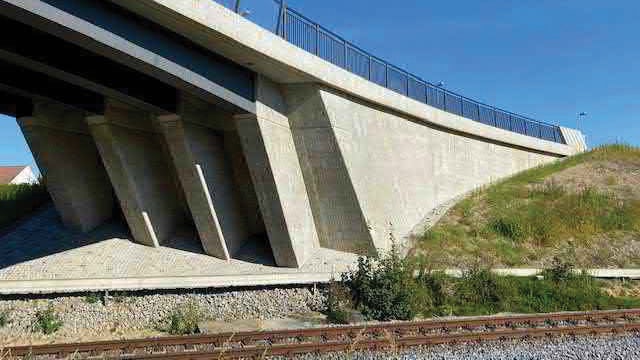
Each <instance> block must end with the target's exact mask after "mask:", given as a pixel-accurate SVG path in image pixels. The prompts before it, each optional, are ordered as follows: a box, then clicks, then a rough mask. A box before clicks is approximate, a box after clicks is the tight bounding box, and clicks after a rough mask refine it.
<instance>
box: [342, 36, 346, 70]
mask: <svg viewBox="0 0 640 360" xmlns="http://www.w3.org/2000/svg"><path fill="white" fill-rule="evenodd" d="M343 42H344V68H345V69H347V41H346V40H343Z"/></svg>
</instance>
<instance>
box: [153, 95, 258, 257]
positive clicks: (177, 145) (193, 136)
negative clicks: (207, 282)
mask: <svg viewBox="0 0 640 360" xmlns="http://www.w3.org/2000/svg"><path fill="white" fill-rule="evenodd" d="M181 108H182V109H181V111H180V115H166V116H161V117H159V118H158V123H159V125H160V128H161V130H162V134H163V136H164V139H165V141H166V143H167V144H168V146H169V151H170V153H171V157H172V159H173V161H174V165H175V166H176V169H177V172H178V176H179V178H180V182H181V184H182V188H183V189H184V191H185V195H186V199H187V202H188V204H189V208H190V210H191V215H192V217H193V220H194V222H195V225H196V228H197V229H198V233H199V235H200V240H201V241H202V246H203V248H204V250H205V252H206V253H207V254H209V255H213V256H215V257H218V258H221V259H226V260H229V259H231V257H233V256H234V255H235V254H236V253H237V251H238V250H240V248H241V247H242V246H243V245H244V244H245V242H246V241H247V239H248V237H249V231H248V226H247V221H246V219H245V216H244V212H243V210H244V209H242V206H241V201H240V199H239V196H238V192H237V191H236V189H235V186H234V185H235V184H234V181H233V171H232V168H231V165H230V164H229V163H228V161H227V158H226V154H225V149H224V141H223V136H222V134H221V133H219V132H216V131H214V130H213V129H211V127H210V126H211V124H212V121H211V120H213V117H214V116H215V108H212V107H209V106H207V105H206V104H193V102H191V103H188V102H183V104H182V106H181ZM229 120H231V119H229Z"/></svg>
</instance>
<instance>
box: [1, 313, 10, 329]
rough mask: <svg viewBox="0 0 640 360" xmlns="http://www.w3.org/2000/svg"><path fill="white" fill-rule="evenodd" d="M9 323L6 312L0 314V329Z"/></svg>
mask: <svg viewBox="0 0 640 360" xmlns="http://www.w3.org/2000/svg"><path fill="white" fill-rule="evenodd" d="M8 323H9V313H8V312H6V311H1V312H0V328H3V327H5V326H7V324H8Z"/></svg>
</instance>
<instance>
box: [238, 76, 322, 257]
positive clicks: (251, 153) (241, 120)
mask: <svg viewBox="0 0 640 360" xmlns="http://www.w3.org/2000/svg"><path fill="white" fill-rule="evenodd" d="M256 85H257V109H258V110H257V115H239V116H236V126H237V128H238V133H239V135H240V139H241V142H242V147H243V149H244V154H245V158H246V160H247V164H248V166H249V171H250V173H251V179H252V180H253V184H254V186H255V189H256V193H257V195H258V201H259V203H260V209H261V211H262V216H263V220H264V223H265V227H266V229H267V233H268V235H269V242H270V244H271V249H272V251H273V255H274V257H275V260H276V263H277V264H278V265H279V266H284V267H300V266H302V265H303V264H304V262H305V261H306V260H307V258H308V257H309V256H310V255H311V254H312V253H313V251H314V249H315V248H317V247H318V246H319V245H318V236H317V234H316V228H315V224H314V221H313V215H312V213H311V207H310V205H309V198H308V196H307V190H306V187H305V184H304V180H303V178H302V170H301V169H300V162H299V160H298V155H297V154H296V149H295V145H294V142H293V136H292V134H291V128H290V127H289V121H288V119H287V117H286V116H284V115H283V114H284V113H285V109H284V101H283V99H282V96H281V94H280V90H279V89H278V88H277V86H276V85H275V84H273V83H272V82H270V81H269V80H267V79H265V78H263V77H259V78H258V79H257V82H256Z"/></svg>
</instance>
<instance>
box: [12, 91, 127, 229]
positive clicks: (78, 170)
mask: <svg viewBox="0 0 640 360" xmlns="http://www.w3.org/2000/svg"><path fill="white" fill-rule="evenodd" d="M18 124H19V125H20V128H21V129H22V133H23V134H24V137H25V139H26V140H27V143H28V144H29V147H30V148H31V152H32V153H33V156H34V158H35V159H36V162H37V164H38V167H39V168H40V171H41V173H42V175H43V177H44V181H45V183H46V185H47V189H48V191H49V193H50V194H51V198H52V199H53V203H54V204H55V206H56V209H57V210H58V212H59V214H60V217H61V218H62V221H63V222H64V223H65V224H66V225H67V226H69V227H72V228H75V229H78V230H81V231H85V232H86V231H89V230H92V229H94V228H95V227H97V226H98V225H100V224H102V223H103V222H105V221H106V220H108V219H109V218H111V216H112V214H113V206H114V195H113V190H112V188H111V183H110V182H109V179H108V177H107V173H106V172H105V169H104V167H103V166H102V162H101V161H100V157H99V155H98V149H97V148H96V145H95V144H94V142H93V139H92V138H91V135H90V134H89V131H88V129H87V126H86V124H85V122H84V112H82V111H80V110H76V109H72V108H68V107H65V106H62V105H59V104H53V103H43V102H36V103H35V104H34V110H33V116H27V117H21V118H19V119H18Z"/></svg>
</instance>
